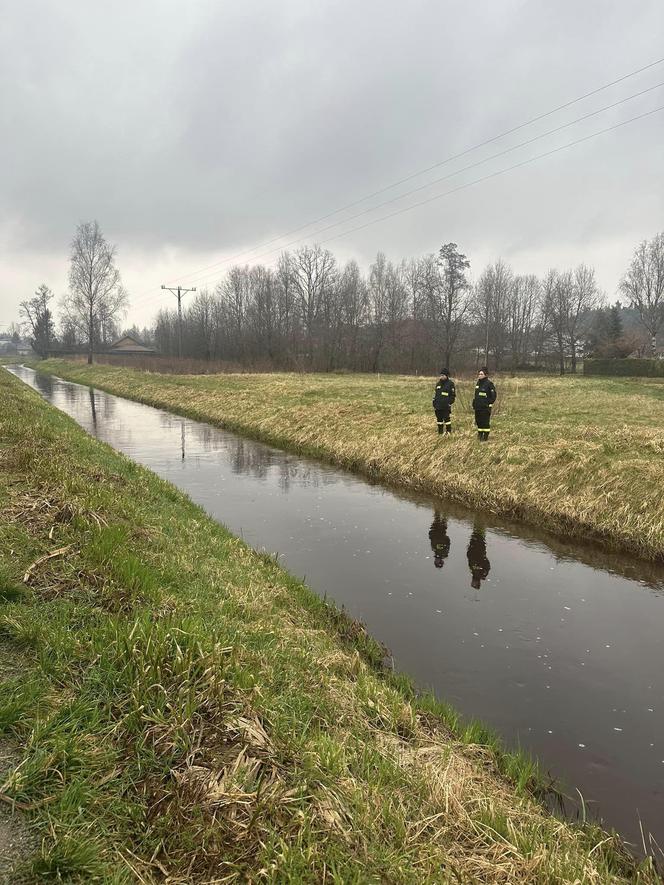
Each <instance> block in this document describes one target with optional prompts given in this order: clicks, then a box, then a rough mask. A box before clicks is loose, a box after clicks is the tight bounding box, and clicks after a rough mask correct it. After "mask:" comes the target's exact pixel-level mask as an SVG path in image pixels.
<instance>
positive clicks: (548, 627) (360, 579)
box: [12, 367, 664, 850]
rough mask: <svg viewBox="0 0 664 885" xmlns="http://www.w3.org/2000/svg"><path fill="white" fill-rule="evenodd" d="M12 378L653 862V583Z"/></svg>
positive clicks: (661, 653)
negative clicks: (359, 631)
mask: <svg viewBox="0 0 664 885" xmlns="http://www.w3.org/2000/svg"><path fill="white" fill-rule="evenodd" d="M12 371H13V372H14V374H16V375H17V376H18V377H19V378H21V379H22V380H23V381H25V382H26V383H27V384H29V385H31V386H32V387H34V388H36V389H37V390H38V391H39V392H40V393H41V394H43V396H44V397H46V399H47V400H49V401H50V402H51V403H53V405H55V406H57V407H58V408H59V409H62V411H64V412H66V413H67V414H68V415H71V416H72V417H73V418H74V419H75V420H76V421H77V422H78V423H79V424H81V425H82V426H83V427H84V428H85V429H86V430H87V431H88V432H89V433H91V434H93V435H94V436H96V437H97V438H98V439H100V440H103V441H104V442H107V443H109V444H110V445H112V446H113V447H114V448H115V449H118V450H119V451H121V452H124V453H125V454H126V455H129V456H130V457H131V458H133V459H135V460H136V461H138V462H140V463H141V464H144V465H146V466H147V467H149V468H150V469H151V470H153V471H154V472H155V473H157V474H159V475H160V476H162V477H164V478H165V479H167V480H169V481H170V482H172V483H174V484H175V485H177V486H179V487H180V488H181V489H183V490H184V491H186V492H187V494H189V495H190V496H191V498H193V499H194V500H195V501H197V502H198V503H199V504H201V505H202V506H203V507H205V509H206V510H207V511H208V513H210V514H211V515H212V516H213V517H215V518H216V519H218V520H219V521H220V522H222V523H224V525H226V526H228V527H229V528H230V529H231V530H232V531H233V532H235V533H236V534H238V535H240V536H242V537H243V538H244V539H245V540H246V541H247V542H248V543H249V544H251V545H252V546H253V547H255V548H258V549H265V550H268V551H271V552H275V553H279V554H280V556H281V561H282V562H283V564H284V565H285V566H286V567H287V568H288V569H289V571H291V572H292V573H293V574H296V575H298V576H300V577H305V578H306V581H307V582H308V584H309V585H310V586H311V587H312V588H313V589H314V590H316V591H317V592H318V593H320V594H327V595H328V596H329V597H331V598H332V599H334V600H335V601H336V602H337V603H339V604H343V605H344V606H345V607H346V608H347V610H348V611H349V612H350V614H351V615H353V616H354V617H357V618H360V619H361V620H362V621H364V622H365V623H366V625H367V626H368V628H369V629H370V631H371V632H372V633H373V635H374V636H376V637H377V638H379V639H380V640H382V641H383V642H384V643H385V644H386V645H387V646H388V647H389V648H390V649H391V651H392V653H393V655H394V661H395V666H396V667H398V668H399V669H401V670H404V671H406V672H407V673H409V674H410V675H411V676H413V677H414V679H415V681H416V682H417V683H418V684H419V685H420V686H423V687H424V686H426V687H432V688H433V689H434V690H435V691H436V693H437V694H438V695H439V696H441V697H443V698H445V699H446V700H449V701H450V702H452V703H453V704H454V705H455V706H456V707H457V708H458V709H459V710H460V711H461V712H462V713H464V714H466V715H469V716H475V717H478V718H480V719H482V720H483V721H485V722H486V723H488V724H489V725H491V726H492V727H493V728H495V729H496V730H497V731H498V732H499V733H500V734H501V735H502V736H503V738H504V739H505V742H506V744H507V745H508V746H510V747H516V746H521V747H522V748H524V749H525V750H527V751H529V752H531V753H532V754H534V755H535V756H537V757H538V759H539V760H540V761H541V763H542V765H543V767H544V768H545V769H548V770H549V771H550V772H551V773H552V775H554V776H555V777H557V778H559V779H560V780H561V782H562V783H563V785H564V786H565V787H566V788H567V790H568V792H569V793H570V795H576V790H579V791H580V792H581V793H582V794H583V797H584V800H585V802H586V804H587V806H588V809H589V812H590V813H591V814H593V816H595V817H599V818H602V819H603V820H604V822H605V824H606V825H608V826H612V827H615V828H616V829H618V830H619V831H621V832H622V833H623V835H624V836H625V837H626V838H627V839H628V840H630V841H632V842H633V843H634V844H635V845H636V848H637V850H638V849H639V848H640V847H641V846H642V840H641V830H640V826H639V819H640V820H641V822H642V825H643V829H644V832H645V833H646V838H647V834H648V833H652V835H653V836H654V837H655V838H656V839H657V840H658V842H659V844H660V845H662V846H664V569H660V568H657V567H655V566H650V565H648V564H647V563H642V562H639V561H638V560H633V559H630V558H628V557H622V556H620V555H616V554H610V553H606V552H605V551H602V550H601V549H597V548H591V547H587V546H582V545H574V544H573V543H566V542H563V541H560V540H557V539H555V538H553V537H551V536H547V535H538V534H537V533H536V532H535V531H533V530H530V529H528V528H527V527H524V526H517V525H513V524H510V523H506V522H501V521H499V520H496V519H494V518H491V517H486V518H485V517H484V516H483V514H481V513H474V512H472V511H469V510H464V509H462V508H459V507H456V506H450V505H449V504H447V503H446V502H443V501H438V500H436V499H432V498H428V497H424V496H412V495H407V494H402V493H399V492H394V491H391V490H387V489H385V488H382V487H380V486H378V485H372V484H370V483H368V482H367V481H365V480H363V479H361V478H358V477H356V476H354V475H352V474H349V473H346V472H343V471H340V470H337V469H334V468H331V467H327V466H325V465H322V464H319V463H317V462H315V461H312V460H307V459H305V458H300V457H297V456H295V455H291V454H288V453H285V452H282V451H279V450H277V449H273V448H270V447H268V446H265V445H261V444H259V443H255V442H252V441H249V440H246V439H243V438H241V437H239V436H236V435H234V434H231V433H226V432H224V431H222V430H219V429H217V428H214V427H211V426H210V425H206V424H200V423H197V422H195V421H189V420H187V419H182V418H179V417H177V416H175V415H172V414H169V413H167V412H163V411H160V410H158V409H153V408H150V407H148V406H143V405H139V404H137V403H132V402H130V401H128V400H124V399H121V398H118V397H115V396H110V395H109V394H106V393H102V392H99V391H93V390H91V389H89V388H87V387H81V386H80V385H76V384H71V383H68V382H63V381H60V380H58V379H54V378H51V377H48V376H41V375H36V374H35V372H33V371H32V370H30V369H26V368H22V367H20V368H19V367H17V368H13V369H12ZM432 432H433V425H432ZM452 445H453V443H452ZM641 850H642V848H641Z"/></svg>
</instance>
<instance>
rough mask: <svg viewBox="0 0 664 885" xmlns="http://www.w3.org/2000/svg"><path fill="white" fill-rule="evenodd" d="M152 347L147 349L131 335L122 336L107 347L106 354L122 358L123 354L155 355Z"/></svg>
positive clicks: (145, 345) (146, 346)
mask: <svg viewBox="0 0 664 885" xmlns="http://www.w3.org/2000/svg"><path fill="white" fill-rule="evenodd" d="M156 352H157V351H156V350H155V349H154V347H148V345H147V344H143V343H142V342H141V341H139V340H138V339H137V338H134V336H133V335H123V336H122V338H118V340H117V341H114V342H113V344H111V346H110V347H109V349H108V351H107V353H109V354H116V355H118V356H122V355H123V354H139V353H146V354H150V353H156Z"/></svg>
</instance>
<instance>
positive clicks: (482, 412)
mask: <svg viewBox="0 0 664 885" xmlns="http://www.w3.org/2000/svg"><path fill="white" fill-rule="evenodd" d="M495 401H496V388H495V386H494V383H493V381H491V380H490V379H489V375H488V370H487V367H486V366H482V368H481V369H480V370H479V372H478V373H477V384H476V385H475V395H474V396H473V409H474V410H475V424H476V425H477V438H478V439H479V440H481V441H482V442H486V441H487V440H488V439H489V432H490V430H491V408H492V406H493V404H494V403H495Z"/></svg>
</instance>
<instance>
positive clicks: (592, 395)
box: [39, 360, 664, 560]
mask: <svg viewBox="0 0 664 885" xmlns="http://www.w3.org/2000/svg"><path fill="white" fill-rule="evenodd" d="M39 368H40V370H41V371H49V372H53V373H55V374H58V375H60V376H62V377H64V378H68V379H70V380H74V381H79V382H81V383H84V384H88V383H89V384H95V385H97V386H98V387H101V388H104V389H105V390H108V391H110V392H112V393H116V394H119V395H121V396H127V397H130V398H132V399H136V400H139V401H141V402H144V403H149V404H152V405H157V406H160V407H163V408H166V409H170V410H172V411H174V412H178V413H180V414H184V415H188V416H190V417H193V418H197V419H200V420H204V421H210V422H212V423H214V424H218V425H221V426H224V427H227V428H229V429H232V430H237V431H240V432H242V433H244V434H247V435H251V436H254V437H257V438H260V439H263V440H265V441H267V442H271V443H274V444H276V445H279V446H282V447H285V448H289V449H293V450H295V451H299V452H303V453H307V454H312V455H315V456H317V457H321V458H324V459H326V460H328V461H331V462H334V463H336V464H339V465H342V466H345V467H348V468H350V469H351V470H356V471H361V472H364V473H366V474H368V475H371V476H373V477H376V478H380V479H381V480H383V481H386V482H388V483H394V484H398V485H406V486H410V487H413V488H419V489H423V490H426V491H429V492H433V493H435V494H439V495H442V496H444V497H447V498H450V499H453V500H456V501H459V502H463V503H464V504H468V505H470V506H473V507H476V508H478V509H480V510H484V511H488V512H491V513H495V514H502V515H505V516H509V517H514V518H517V519H522V520H526V521H528V522H531V523H534V524H536V525H538V526H541V527H543V528H546V529H550V530H552V531H554V532H557V533H559V534H562V535H571V536H574V537H577V538H579V537H582V538H587V539H592V540H599V541H601V542H603V543H604V544H606V545H610V546H612V547H614V548H617V549H624V550H630V551H632V552H634V553H636V554H637V555H639V556H642V557H644V558H647V559H651V560H661V559H662V558H664V495H662V494H661V489H662V487H663V485H664V458H663V455H664V433H663V431H662V428H663V427H664V380H660V379H632V378H619V379H617V378H584V377H574V378H572V377H565V378H558V377H532V376H524V377H521V378H498V379H495V380H496V383H497V387H498V402H497V404H496V408H495V410H494V417H493V431H492V434H491V440H490V442H489V443H488V444H486V445H478V443H477V441H476V438H475V433H474V428H473V415H472V412H471V409H470V401H471V398H472V385H473V382H472V380H470V379H468V380H466V381H460V382H459V384H458V390H459V395H458V398H457V402H456V405H455V408H454V414H453V424H454V428H455V433H454V434H453V435H452V437H451V438H444V437H443V438H439V437H438V436H437V435H436V433H435V419H434V415H433V411H432V409H431V396H432V390H433V385H434V379H428V378H412V377H404V376H375V375H295V374H270V375H259V374H251V375H248V374H245V375H242V374H232V375H214V376H200V375H189V376H176V375H158V374H154V373H149V372H140V371H137V370H134V369H128V368H116V367H110V366H101V365H100V366H92V367H88V366H85V365H81V364H75V363H66V362H62V361H60V362H58V361H54V360H51V361H47V362H45V363H42V364H40V365H39Z"/></svg>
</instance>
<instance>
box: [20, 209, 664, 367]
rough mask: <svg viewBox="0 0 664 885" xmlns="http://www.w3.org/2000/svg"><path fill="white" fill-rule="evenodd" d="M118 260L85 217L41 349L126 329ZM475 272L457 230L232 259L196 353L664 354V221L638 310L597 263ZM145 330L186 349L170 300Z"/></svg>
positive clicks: (280, 358) (630, 294)
mask: <svg viewBox="0 0 664 885" xmlns="http://www.w3.org/2000/svg"><path fill="white" fill-rule="evenodd" d="M115 258H116V251H115V247H112V246H110V245H109V244H108V243H107V242H106V241H105V239H104V237H103V235H102V233H101V230H100V229H99V226H98V224H97V223H96V222H91V223H87V224H83V225H80V226H79V228H78V229H77V232H76V236H75V238H74V240H73V242H72V250H71V255H70V279H69V283H70V291H69V293H68V294H67V295H66V296H65V297H64V299H63V300H62V303H61V317H60V324H59V330H58V334H57V336H56V326H55V320H54V316H53V313H52V310H51V299H52V297H53V296H52V293H51V292H50V290H49V289H48V288H47V287H46V286H41V287H40V288H39V289H38V290H37V292H36V293H35V296H34V297H33V298H32V299H28V300H27V301H25V302H23V303H22V305H21V312H22V319H23V321H24V323H25V324H26V327H27V328H28V329H29V330H30V332H31V338H32V341H33V342H34V344H33V346H35V349H37V350H38V351H39V352H42V351H49V350H52V349H53V346H54V343H55V342H56V339H57V343H58V345H59V346H60V347H61V348H62V349H67V348H76V347H79V348H80V347H81V346H85V347H86V349H87V352H88V358H89V359H90V360H91V359H92V358H93V354H94V352H95V349H99V347H100V346H103V345H105V344H107V343H110V341H111V340H113V339H114V338H115V337H117V336H118V334H119V331H120V329H119V322H120V320H121V319H122V317H123V315H124V313H125V311H126V308H127V306H128V297H127V293H126V292H125V290H124V288H123V287H122V284H121V280H120V275H119V272H118V271H117V268H116V266H115ZM470 274H471V264H470V259H469V258H468V256H467V255H465V254H464V253H463V252H462V251H461V250H460V249H459V247H458V246H457V244H456V243H453V242H449V243H445V244H443V245H442V246H441V248H440V249H439V250H438V252H436V253H432V254H428V255H424V256H422V257H420V258H411V259H405V260H403V261H401V262H399V263H394V262H392V261H390V260H389V259H388V258H387V257H386V256H385V255H384V254H383V253H381V252H379V253H378V254H377V256H376V258H375V260H374V261H373V262H372V264H371V265H370V267H369V268H368V271H367V272H366V273H363V271H362V270H361V269H360V267H359V265H358V263H357V262H356V261H353V260H351V261H348V262H346V263H344V264H341V263H339V262H338V261H337V259H336V258H335V256H334V255H333V254H332V252H330V251H329V250H328V249H325V248H323V247H321V246H319V245H313V246H303V247H302V248H300V249H297V250H295V251H292V252H283V253H282V254H281V255H280V257H279V259H278V261H277V263H276V266H275V267H273V268H271V267H265V266H263V265H260V264H259V265H254V266H249V265H245V266H235V267H231V268H230V270H229V271H228V273H227V274H226V276H225V277H224V279H223V280H222V281H221V282H220V283H219V284H218V285H216V286H215V287H214V288H213V289H204V290H202V291H200V292H198V293H196V295H195V296H194V297H192V299H191V300H190V302H189V303H188V304H187V305H186V306H185V308H184V310H183V314H182V329H181V332H182V356H183V357H187V358H194V359H202V360H209V361H226V362H232V363H235V364H238V365H240V366H243V367H246V368H262V369H271V368H274V369H287V370H298V371H339V370H347V371H353V372H405V373H411V372H412V373H431V371H432V367H437V368H439V367H440V366H439V365H438V364H440V365H449V366H451V367H454V368H455V370H457V371H458V370H459V369H467V368H473V367H475V366H477V365H480V364H488V365H490V366H491V368H492V369H493V370H497V371H500V370H508V369H511V370H515V369H524V368H544V369H549V370H555V371H559V372H560V373H564V372H567V371H570V372H576V370H577V366H578V363H579V361H580V359H582V358H583V357H584V356H587V355H588V354H589V353H597V354H598V355H603V356H607V355H608V356H626V355H629V354H631V353H634V352H638V353H639V354H640V355H646V354H647V353H648V352H649V353H650V354H651V355H655V352H656V344H657V334H658V332H659V331H660V329H661V328H662V326H663V325H664V233H663V234H658V235H657V236H655V237H654V238H653V239H652V240H650V241H645V242H643V243H641V244H640V245H639V246H638V247H637V249H636V251H635V253H634V257H633V259H632V262H631V263H630V266H629V268H628V269H627V271H626V273H625V275H624V277H623V279H622V281H621V283H620V292H621V294H622V295H623V296H624V297H625V300H626V302H627V305H628V306H629V310H625V309H624V308H623V307H622V305H620V304H619V303H618V304H615V305H613V306H612V307H607V306H606V303H605V302H606V298H605V296H604V295H603V293H601V292H600V290H599V288H598V286H597V283H596V280H595V272H594V269H593V268H592V267H589V266H588V265H586V264H580V265H578V266H577V267H574V268H567V269H562V270H556V269H552V270H549V271H548V272H547V273H546V274H544V275H543V276H541V277H538V276H536V275H532V274H525V275H524V274H519V273H517V272H516V271H515V270H514V269H513V268H512V267H510V266H509V265H508V264H507V263H506V262H505V261H503V260H501V259H499V260H497V261H495V262H494V263H492V264H489V265H487V266H486V267H485V268H484V269H483V270H482V271H481V272H480V274H479V276H478V278H477V280H476V281H474V282H473V281H472V280H471V276H470ZM636 321H638V325H637V322H636ZM639 327H640V329H641V330H643V331H639ZM132 331H134V333H136V332H137V331H138V330H132ZM644 333H645V335H646V336H648V338H649V341H645V340H644ZM140 335H141V336H142V337H143V338H148V339H149V340H150V341H151V342H153V343H154V344H155V346H156V347H157V349H158V351H159V352H160V353H161V354H163V355H164V356H171V357H174V356H176V355H177V354H178V350H179V319H178V313H177V311H176V310H172V309H166V308H164V309H161V310H160V311H159V313H158V314H157V317H156V321H155V323H154V326H152V327H151V328H149V329H144V330H143V331H142V332H141V333H140Z"/></svg>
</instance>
